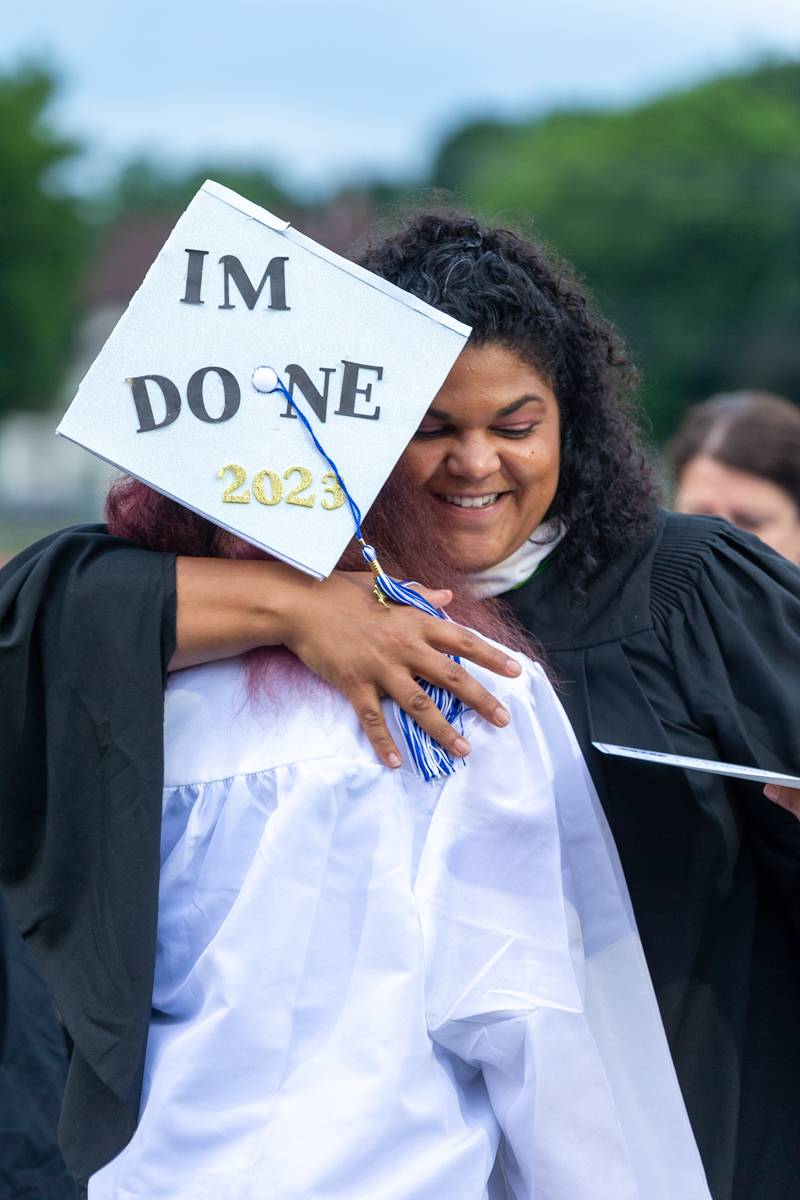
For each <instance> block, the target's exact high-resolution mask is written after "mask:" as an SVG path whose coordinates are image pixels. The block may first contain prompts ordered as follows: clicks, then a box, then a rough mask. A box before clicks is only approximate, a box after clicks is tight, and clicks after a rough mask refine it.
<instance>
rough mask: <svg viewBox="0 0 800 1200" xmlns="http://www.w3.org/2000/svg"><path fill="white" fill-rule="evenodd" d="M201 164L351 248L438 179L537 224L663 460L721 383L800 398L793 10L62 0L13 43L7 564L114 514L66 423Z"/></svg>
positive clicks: (8, 19) (409, 1) (0, 221)
mask: <svg viewBox="0 0 800 1200" xmlns="http://www.w3.org/2000/svg"><path fill="white" fill-rule="evenodd" d="M207 177H211V178H214V179H217V180H219V181H220V182H222V183H225V184H227V185H228V186H230V187H233V188H235V189H236V190H237V191H240V192H242V193H244V194H245V195H246V196H248V197H249V198H250V199H252V200H255V201H256V202H258V203H261V204H263V205H265V206H266V207H268V208H270V209H272V210H273V211H275V212H276V213H278V214H279V215H280V216H283V217H287V218H289V219H290V220H291V221H292V223H293V224H295V225H296V226H297V227H298V228H300V229H301V230H303V231H304V232H305V233H307V234H309V235H310V236H311V237H313V238H316V239H317V240H319V241H321V242H323V243H325V244H326V245H328V246H330V247H331V248H332V249H334V250H337V251H338V252H340V253H344V254H346V253H347V252H348V250H349V249H350V248H351V247H352V246H353V245H354V244H355V243H356V242H357V241H359V240H360V239H363V237H364V236H365V235H366V233H367V231H368V230H369V229H370V228H372V227H376V226H377V225H381V224H384V225H385V224H386V223H387V222H390V221H391V220H392V219H393V218H394V217H395V216H396V214H397V211H398V209H407V208H408V206H410V205H413V204H415V203H417V202H424V200H425V199H426V198H430V195H431V190H432V189H446V190H447V191H448V193H451V194H452V195H454V196H455V198H456V199H457V200H458V201H459V202H461V203H462V204H463V205H465V206H468V207H469V208H472V209H474V210H476V211H478V212H479V213H480V214H482V215H483V216H484V217H487V218H489V219H490V220H492V221H495V222H498V223H514V224H516V225H517V226H518V227H521V228H522V229H523V230H525V231H528V232H531V231H532V232H535V233H536V234H538V235H539V236H541V237H543V238H544V239H545V240H546V241H548V242H549V243H550V244H551V245H553V246H554V247H556V248H557V249H558V250H559V251H560V252H561V254H562V255H563V256H565V257H566V258H567V259H569V260H571V261H572V262H573V263H574V264H575V266H576V267H577V268H578V270H579V272H580V274H581V275H582V276H583V278H584V279H585V280H586V282H587V283H588V285H589V287H590V289H591V290H592V292H593V293H594V295H595V297H596V299H597V301H598V303H599V305H600V307H601V308H602V309H603V311H604V312H605V313H606V315H607V316H609V317H610V318H611V319H613V320H614V321H615V322H616V323H617V324H618V325H619V326H620V328H621V329H622V331H623V332H624V334H625V336H626V338H627V340H628V343H629V345H630V347H631V349H632V352H633V355H634V357H635V359H636V361H637V362H638V364H639V366H640V368H641V370H642V372H643V383H642V389H641V404H642V409H643V414H644V418H645V424H646V427H647V429H648V431H649V435H650V437H651V440H652V442H653V446H654V453H655V454H658V453H659V452H660V447H661V446H662V445H663V443H664V441H665V440H666V439H667V438H668V437H669V435H670V434H672V433H673V432H674V430H675V428H676V427H677V425H678V424H679V422H680V420H681V417H682V415H683V414H684V413H685V411H686V409H687V407H688V406H689V405H690V404H692V403H694V402H697V401H699V400H702V399H704V398H705V397H707V396H709V395H711V394H712V393H715V392H730V391H738V390H741V389H757V390H759V391H764V390H768V391H770V392H777V393H780V394H782V395H784V396H787V397H788V398H789V399H790V400H792V401H794V402H795V403H797V402H798V400H800V336H799V334H800V329H799V328H798V326H799V324H800V5H798V4H797V0H761V3H760V4H759V5H758V6H756V5H755V4H754V3H753V0H701V3H697V0H693V2H689V0H672V3H671V4H670V5H669V6H652V5H642V4H641V3H639V2H638V0H606V3H604V4H602V5H600V4H598V3H593V2H592V0H573V2H572V4H570V5H569V6H553V5H547V6H545V5H543V4H541V3H535V2H532V0H529V2H527V3H526V2H524V0H493V3H492V4H491V5H488V4H486V3H484V2H481V3H477V2H474V0H461V3H455V2H452V0H442V2H441V3H436V2H435V0H434V2H433V3H432V2H431V0H405V2H404V3H403V4H402V5H395V4H391V3H387V2H386V0H383V2H382V3H378V2H377V0H373V2H372V3H369V2H368V0H337V3H335V4H334V3H332V2H330V0H287V2H285V3H284V4H282V5H280V4H277V3H272V2H271V0H262V2H260V3H258V2H256V0H226V3H225V5H224V6H223V5H221V4H213V5H212V4H211V3H209V2H208V0H195V2H194V3H192V4H191V5H189V4H184V3H172V4H165V3H163V2H162V3H156V0H138V2H137V3H136V4H135V5H125V4H121V5H117V6H114V7H112V8H109V7H108V5H106V4H102V5H101V4H100V2H99V0H74V2H73V3H72V4H70V5H64V4H63V3H58V4H57V3H51V2H47V0H45V2H40V3H37V4H36V5H28V6H16V12H11V11H7V12H6V13H5V15H4V19H3V35H2V43H1V44H0V268H1V269H0V559H2V557H3V556H7V555H8V554H11V553H13V552H15V551H16V550H18V549H19V548H21V547H22V546H23V545H25V544H27V543H28V542H30V541H32V540H34V539H35V538H36V537H38V536H41V535H42V534H43V533H45V532H48V531H49V530H50V529H53V528H56V527H58V526H60V525H63V524H67V523H70V522H72V521H76V520H87V519H88V520H93V519H97V518H98V517H99V514H100V511H101V497H102V493H103V490H104V488H105V483H106V479H107V472H106V468H104V467H103V466H102V464H99V463H96V462H95V461H94V460H93V459H92V458H91V456H89V455H88V454H86V452H85V451H81V450H79V449H77V448H76V447H73V446H71V445H69V444H67V443H63V442H61V440H60V439H57V438H55V437H54V435H53V430H54V428H55V425H56V424H57V421H58V419H59V417H60V415H61V413H62V412H63V410H64V409H65V408H66V406H67V404H68V403H69V401H70V399H71V398H72V395H73V394H74V391H75V389H76V387H77V384H78V382H79V381H80V378H81V376H82V374H83V372H84V371H85V369H86V367H87V366H88V364H89V362H90V361H91V360H92V358H93V357H94V355H95V354H96V353H97V351H98V350H99V348H100V346H101V345H102V343H103V341H104V340H105V338H106V337H107V336H108V334H109V332H110V331H111V329H112V328H113V326H114V324H115V322H116V321H117V319H118V318H119V316H120V315H121V313H122V312H123V310H124V308H125V306H126V304H127V302H128V301H129V299H130V297H131V295H132V294H133V292H134V291H135V290H136V288H137V287H138V285H139V283H140V282H141V280H142V278H143V277H144V274H145V272H146V270H147V267H148V266H149V264H150V263H151V261H152V259H153V258H154V256H155V255H156V253H157V251H158V250H159V249H160V246H161V244H162V243H163V241H164V240H165V238H166V236H167V234H168V232H169V230H170V229H171V227H172V225H173V224H174V222H175V220H176V218H177V216H178V215H179V213H180V211H181V210H182V208H183V207H184V206H185V205H186V203H188V201H189V199H190V198H191V196H192V195H193V193H194V192H195V191H196V189H197V188H198V187H199V185H200V184H201V183H202V182H203V180H204V179H206V178H207Z"/></svg>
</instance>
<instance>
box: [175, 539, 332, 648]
mask: <svg viewBox="0 0 800 1200" xmlns="http://www.w3.org/2000/svg"><path fill="white" fill-rule="evenodd" d="M176 572H177V587H178V615H177V640H176V646H175V653H174V655H173V657H172V660H171V661H170V664H169V669H170V671H177V670H181V669H182V668H183V667H191V666H195V665H197V664H198V663H204V662H212V661H213V660H215V659H218V658H230V657H232V656H233V655H235V654H244V653H245V652H246V651H247V650H253V649H255V648H256V647H257V646H276V645H282V644H284V643H285V642H286V640H287V636H288V616H289V614H290V613H291V612H292V611H293V610H294V609H296V607H297V606H298V605H299V604H301V603H302V601H303V597H304V595H306V594H307V593H308V590H309V589H310V588H313V587H315V580H313V579H311V578H310V577H309V576H307V575H303V574H302V573H301V572H299V571H296V570H295V569H294V568H293V567H289V566H287V565H286V564H285V563H279V562H263V561H258V560H254V559H218V558H182V557H179V558H178V559H177V564H176Z"/></svg>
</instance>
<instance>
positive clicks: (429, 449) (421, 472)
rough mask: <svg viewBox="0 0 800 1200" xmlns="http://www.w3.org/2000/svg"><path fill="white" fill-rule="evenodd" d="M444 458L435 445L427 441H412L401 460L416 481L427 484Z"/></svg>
mask: <svg viewBox="0 0 800 1200" xmlns="http://www.w3.org/2000/svg"><path fill="white" fill-rule="evenodd" d="M441 459H442V453H441V451H437V450H436V447H435V445H433V444H427V443H425V442H417V443H416V444H415V443H413V442H412V444H411V445H410V446H408V447H407V448H406V450H405V451H404V453H403V456H402V458H401V460H400V461H401V462H402V464H403V466H404V467H405V469H406V470H407V471H408V474H409V475H410V476H411V479H412V480H413V482H414V483H417V484H425V483H427V481H428V480H429V479H430V477H431V476H432V475H433V473H434V472H435V470H436V468H437V467H438V466H439V463H440V462H441Z"/></svg>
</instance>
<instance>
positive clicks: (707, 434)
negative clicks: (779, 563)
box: [667, 392, 800, 563]
mask: <svg viewBox="0 0 800 1200" xmlns="http://www.w3.org/2000/svg"><path fill="white" fill-rule="evenodd" d="M667 458H668V461H669V464H670V467H671V469H672V474H673V477H674V480H675V485H676V493H675V508H676V510H677V511H678V512H682V513H702V514H705V515H707V516H714V517H725V519H726V520H728V521H730V522H731V524H732V525H738V526H739V528H740V529H747V530H749V532H750V533H755V534H756V535H757V536H758V537H760V538H761V540H762V542H766V544H767V545H768V546H771V547H772V549H773V550H777V551H778V553H779V554H782V555H784V557H785V558H788V559H790V560H791V562H795V563H800V409H798V408H797V406H796V405H794V404H792V403H791V402H790V401H789V400H784V399H783V398H782V397H780V396H773V395H771V394H770V393H769V392H731V393H726V394H724V395H719V396H712V397H711V399H710V400H705V401H704V402H703V403H702V404H694V405H692V407H691V408H690V409H689V411H688V412H687V414H686V416H685V417H684V419H683V422H682V423H681V425H680V426H679V428H678V431H677V433H676V434H675V435H674V437H673V438H672V439H671V441H670V442H668V444H667Z"/></svg>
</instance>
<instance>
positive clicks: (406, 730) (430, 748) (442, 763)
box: [273, 373, 466, 783]
mask: <svg viewBox="0 0 800 1200" xmlns="http://www.w3.org/2000/svg"><path fill="white" fill-rule="evenodd" d="M276 376H277V385H276V387H275V388H274V389H273V390H274V391H278V392H280V393H281V395H282V396H284V398H285V399H286V401H287V403H288V404H289V406H290V407H291V409H292V411H293V412H294V413H295V415H296V416H297V417H298V418H299V419H300V421H301V422H302V424H303V425H304V426H305V429H306V432H307V433H308V434H309V436H310V438H311V440H312V442H313V443H314V445H315V447H316V448H317V450H318V451H319V453H320V454H321V456H322V457H323V458H324V459H325V462H326V463H327V464H328V466H329V467H330V469H331V470H332V471H333V473H334V475H335V476H336V481H337V483H338V484H339V487H340V488H341V489H342V491H343V492H344V494H345V497H346V499H347V503H348V504H349V506H350V512H351V514H352V517H353V522H354V524H355V527H356V538H357V539H358V541H359V542H360V543H361V553H362V555H363V557H364V561H365V562H366V563H367V565H368V566H369V568H370V570H371V571H372V573H373V575H374V576H375V594H376V595H377V596H378V597H380V596H384V597H385V598H386V599H387V600H391V601H392V602H393V603H394V604H408V605H410V606H411V607H412V608H418V609H419V610H420V611H421V612H424V613H427V614H428V616H431V617H439V618H440V619H441V620H443V621H449V620H450V618H449V617H448V616H447V614H446V613H444V612H443V611H442V610H441V609H440V608H434V606H433V605H432V604H430V603H429V602H428V601H427V600H426V599H425V598H424V597H423V596H420V594H419V592H416V591H414V589H413V588H410V587H408V586H406V584H404V583H401V582H400V581H399V580H397V579H392V577H391V576H390V575H387V574H386V573H385V572H384V571H383V570H382V569H381V565H380V563H379V562H378V556H377V554H376V553H375V551H374V549H373V548H372V546H368V545H367V544H366V542H365V541H364V535H363V533H362V532H361V521H362V517H361V509H360V508H359V507H358V505H357V504H356V502H355V500H354V499H353V497H352V496H351V495H350V493H349V491H348V490H347V487H346V485H345V482H344V480H343V479H342V477H341V475H340V473H339V468H338V467H337V466H336V463H335V462H334V461H333V459H332V458H330V456H329V455H328V454H327V453H326V451H325V450H324V448H323V447H322V445H321V444H320V442H319V439H318V438H317V436H316V434H315V433H314V430H313V429H312V428H311V423H310V422H309V420H308V418H307V417H306V415H305V413H303V412H301V410H300V409H299V408H298V406H297V404H296V403H295V401H294V399H293V397H292V396H291V394H290V392H289V390H288V389H287V387H286V385H285V384H284V382H283V380H282V379H281V377H280V375H277V373H276ZM449 657H450V658H452V659H453V661H454V662H460V661H461V659H460V658H458V656H457V655H450V656H449ZM417 682H418V683H419V685H420V687H421V688H422V690H423V691H424V692H426V693H427V694H428V695H429V696H430V698H431V700H432V701H433V703H434V704H435V705H436V707H437V708H438V709H439V711H440V712H441V713H442V715H443V716H444V718H445V720H446V721H448V722H449V723H450V724H451V725H452V724H454V723H455V722H456V721H458V720H459V719H460V717H461V715H462V714H463V713H464V711H465V708H466V705H464V704H462V702H461V701H460V700H459V699H458V698H457V697H456V696H454V695H453V694H452V693H451V692H448V691H447V689H446V688H442V687H438V686H437V685H436V684H433V683H428V682H427V680H425V679H418V680H417ZM393 707H394V713H395V716H396V717H397V721H398V724H399V725H400V728H401V729H402V731H403V736H404V737H405V740H406V745H407V746H408V750H409V753H410V755H411V760H412V762H413V763H414V766H415V767H416V769H417V771H418V773H419V774H420V775H421V776H422V778H423V779H424V780H425V781H426V782H428V783H429V782H430V781H431V780H433V779H442V778H445V777H446V776H448V775H452V774H453V773H454V771H455V769H456V764H455V760H454V759H453V757H452V755H450V754H448V752H447V751H446V750H445V749H444V748H443V747H442V746H440V745H439V744H438V743H437V742H435V741H434V740H433V738H432V737H431V736H430V734H429V733H426V732H425V730H424V729H422V728H421V727H420V726H419V725H418V724H417V722H416V721H415V720H414V718H413V717H410V716H409V715H408V713H407V712H405V710H404V709H402V708H401V707H400V705H399V704H398V703H397V702H396V701H393Z"/></svg>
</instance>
